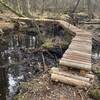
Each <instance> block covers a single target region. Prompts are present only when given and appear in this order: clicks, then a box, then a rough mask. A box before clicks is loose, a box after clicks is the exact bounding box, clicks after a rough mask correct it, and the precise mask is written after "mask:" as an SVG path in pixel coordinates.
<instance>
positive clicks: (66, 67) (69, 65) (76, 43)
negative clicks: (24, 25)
mask: <svg viewBox="0 0 100 100" xmlns="http://www.w3.org/2000/svg"><path fill="white" fill-rule="evenodd" d="M16 19H17V20H32V19H29V18H13V20H16ZM35 21H43V22H56V23H57V24H59V25H61V26H62V27H63V28H65V29H66V30H68V31H70V32H71V33H72V34H74V35H75V37H74V38H73V39H72V42H71V44H70V45H69V48H68V49H67V50H66V51H65V53H64V54H63V56H62V58H61V59H60V61H59V68H55V67H54V68H52V69H51V71H50V72H51V79H52V80H54V81H60V82H63V83H66V84H70V85H74V86H78V87H88V86H91V85H92V83H93V80H94V75H93V74H92V66H91V54H92V53H91V48H92V34H91V33H90V32H87V31H85V30H82V29H79V28H78V27H76V26H73V25H71V24H69V23H68V22H66V21H62V20H52V19H36V20H35Z"/></svg>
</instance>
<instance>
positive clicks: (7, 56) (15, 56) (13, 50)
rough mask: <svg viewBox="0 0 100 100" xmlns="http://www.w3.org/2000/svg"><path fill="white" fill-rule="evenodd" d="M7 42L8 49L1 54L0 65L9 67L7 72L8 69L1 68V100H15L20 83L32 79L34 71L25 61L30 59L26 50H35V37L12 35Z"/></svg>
mask: <svg viewBox="0 0 100 100" xmlns="http://www.w3.org/2000/svg"><path fill="white" fill-rule="evenodd" d="M7 41H8V49H6V50H3V51H1V52H0V60H1V61H0V65H1V64H2V65H1V66H5V65H6V66H7V65H8V66H7V67H9V68H8V70H7V72H6V69H4V68H2V69H1V68H0V100H6V99H7V100H13V96H14V95H15V94H16V93H17V92H18V85H19V84H20V82H21V81H26V79H27V77H31V74H32V71H33V69H32V68H31V67H29V64H27V63H25V62H23V61H24V60H26V59H28V57H29V54H27V53H26V52H24V49H25V48H32V49H34V48H35V42H36V38H35V36H29V35H21V36H18V35H11V36H9V37H8V38H7ZM26 61H27V60H26ZM1 62H2V63H1ZM20 62H23V63H20ZM32 67H33V66H32ZM26 76H27V77H26ZM6 82H8V83H6ZM7 87H8V89H7ZM6 97H7V98H6Z"/></svg>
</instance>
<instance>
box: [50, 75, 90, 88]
mask: <svg viewBox="0 0 100 100" xmlns="http://www.w3.org/2000/svg"><path fill="white" fill-rule="evenodd" d="M51 79H52V80H54V81H59V82H63V83H66V84H69V85H73V86H78V87H80V88H84V87H90V86H91V84H90V83H89V82H85V81H82V80H78V79H74V78H70V77H67V76H63V75H58V74H51Z"/></svg>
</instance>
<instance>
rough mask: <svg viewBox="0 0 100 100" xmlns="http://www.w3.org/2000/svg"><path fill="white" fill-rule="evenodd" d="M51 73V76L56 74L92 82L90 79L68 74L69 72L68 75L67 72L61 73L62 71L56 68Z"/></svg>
mask: <svg viewBox="0 0 100 100" xmlns="http://www.w3.org/2000/svg"><path fill="white" fill-rule="evenodd" d="M50 72H51V74H52V73H54V74H58V75H62V76H67V77H70V78H74V79H78V80H82V81H86V82H90V78H87V77H82V76H79V75H75V74H74V75H73V74H71V73H68V72H67V73H66V72H65V71H61V70H59V68H56V67H53V68H51V71H50Z"/></svg>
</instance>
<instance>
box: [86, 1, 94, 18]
mask: <svg viewBox="0 0 100 100" xmlns="http://www.w3.org/2000/svg"><path fill="white" fill-rule="evenodd" d="M87 6H88V15H89V18H90V19H92V18H93V17H94V15H93V11H92V10H93V8H92V3H91V0H87Z"/></svg>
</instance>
